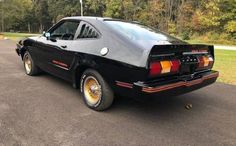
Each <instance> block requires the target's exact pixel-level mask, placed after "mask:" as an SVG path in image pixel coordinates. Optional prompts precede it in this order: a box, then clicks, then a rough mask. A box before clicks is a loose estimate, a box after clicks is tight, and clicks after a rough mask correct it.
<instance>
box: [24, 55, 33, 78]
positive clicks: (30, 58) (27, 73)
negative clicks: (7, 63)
mask: <svg viewBox="0 0 236 146" xmlns="http://www.w3.org/2000/svg"><path fill="white" fill-rule="evenodd" d="M26 56H28V57H29V59H30V61H31V69H30V72H29V73H27V70H26V66H25V57H26ZM23 63H24V69H25V73H26V74H27V75H31V74H32V70H33V65H34V64H33V60H32V58H31V55H30V53H29V52H28V51H26V52H25V53H24V57H23Z"/></svg>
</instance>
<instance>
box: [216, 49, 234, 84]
mask: <svg viewBox="0 0 236 146" xmlns="http://www.w3.org/2000/svg"><path fill="white" fill-rule="evenodd" d="M215 57H216V62H215V65H214V70H217V71H219V72H220V77H219V79H218V81H219V82H223V83H227V84H233V85H236V51H229V50H215Z"/></svg>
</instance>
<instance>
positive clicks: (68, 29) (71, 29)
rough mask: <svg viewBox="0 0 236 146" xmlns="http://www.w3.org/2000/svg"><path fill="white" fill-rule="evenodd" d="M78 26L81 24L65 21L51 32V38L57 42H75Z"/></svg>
mask: <svg viewBox="0 0 236 146" xmlns="http://www.w3.org/2000/svg"><path fill="white" fill-rule="evenodd" d="M78 26H79V22H75V21H65V22H64V23H62V24H61V25H59V26H58V27H56V28H55V29H53V30H52V31H51V32H50V33H51V37H52V38H54V39H56V40H73V39H74V36H75V33H76V30H77V28H78Z"/></svg>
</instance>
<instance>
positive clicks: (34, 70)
mask: <svg viewBox="0 0 236 146" xmlns="http://www.w3.org/2000/svg"><path fill="white" fill-rule="evenodd" d="M27 61H29V62H30V63H31V65H30V66H31V67H30V68H29V66H28V65H27V64H28V63H26V62H27ZM23 63H24V68H25V73H26V74H27V75H29V76H35V75H38V74H39V73H40V69H39V68H38V67H37V66H36V65H35V63H34V60H33V59H32V57H31V55H30V53H29V52H28V51H26V52H25V53H24V57H23Z"/></svg>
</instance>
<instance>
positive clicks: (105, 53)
mask: <svg viewBox="0 0 236 146" xmlns="http://www.w3.org/2000/svg"><path fill="white" fill-rule="evenodd" d="M108 52H109V49H108V48H106V47H104V48H102V49H101V51H100V53H101V55H102V56H105V55H107V53H108Z"/></svg>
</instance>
